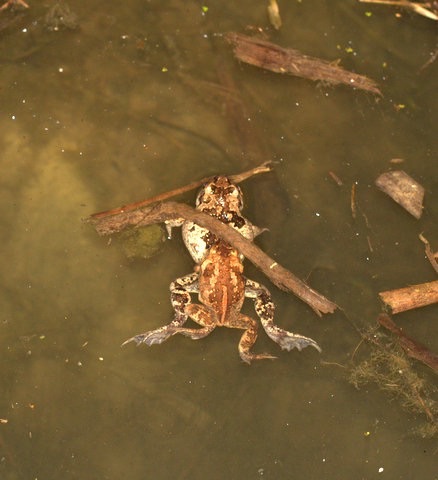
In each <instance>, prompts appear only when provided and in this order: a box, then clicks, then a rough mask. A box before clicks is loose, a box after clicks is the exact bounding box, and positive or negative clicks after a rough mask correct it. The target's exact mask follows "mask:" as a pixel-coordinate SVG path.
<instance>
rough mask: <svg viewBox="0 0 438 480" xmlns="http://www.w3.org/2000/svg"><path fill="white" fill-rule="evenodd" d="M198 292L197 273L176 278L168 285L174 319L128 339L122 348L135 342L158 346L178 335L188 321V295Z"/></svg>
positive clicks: (189, 302)
mask: <svg viewBox="0 0 438 480" xmlns="http://www.w3.org/2000/svg"><path fill="white" fill-rule="evenodd" d="M198 291H199V288H198V274H197V273H190V274H189V275H185V276H184V277H181V278H177V279H176V280H175V281H174V282H172V283H171V284H170V301H171V303H172V306H173V309H174V310H175V317H174V319H173V320H172V321H171V322H170V323H169V324H168V325H164V326H163V327H160V328H157V329H155V330H150V331H148V332H145V333H140V334H139V335H135V336H133V337H131V338H129V339H128V340H126V341H125V342H123V343H122V346H123V345H126V344H127V343H130V342H135V343H136V344H137V345H140V344H142V343H145V344H146V345H148V346H151V345H154V344H160V343H163V342H164V341H166V340H167V339H168V338H169V337H171V336H172V335H175V334H176V333H179V331H180V329H181V327H182V326H183V325H184V323H185V322H186V321H187V319H188V315H187V313H186V308H187V307H188V306H189V305H190V304H191V297H190V293H198Z"/></svg>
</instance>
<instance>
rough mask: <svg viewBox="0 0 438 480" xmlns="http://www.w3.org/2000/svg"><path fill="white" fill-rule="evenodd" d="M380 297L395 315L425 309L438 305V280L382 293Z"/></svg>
mask: <svg viewBox="0 0 438 480" xmlns="http://www.w3.org/2000/svg"><path fill="white" fill-rule="evenodd" d="M379 296H380V298H381V299H382V301H383V302H384V303H385V305H387V306H388V307H389V308H390V309H391V312H392V313H394V314H395V313H400V312H406V311H407V310H412V309H414V308H419V307H425V306H426V305H432V304H434V303H438V280H435V281H433V282H428V283H421V284H419V285H411V286H410V287H405V288H399V289H397V290H388V291H386V292H380V293H379Z"/></svg>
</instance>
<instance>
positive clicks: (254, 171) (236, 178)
mask: <svg viewBox="0 0 438 480" xmlns="http://www.w3.org/2000/svg"><path fill="white" fill-rule="evenodd" d="M271 170H272V162H265V163H262V164H261V165H259V166H258V167H255V168H251V169H250V170H247V171H245V172H242V173H238V174H236V175H229V177H228V178H229V179H230V180H231V181H232V182H234V183H240V182H243V181H244V180H246V179H247V178H249V177H252V176H253V175H258V174H259V173H265V172H270V171H271ZM211 179H212V177H211V176H210V177H205V178H202V179H201V180H196V181H194V182H192V183H189V184H188V185H184V186H183V187H179V188H175V189H174V190H169V191H168V192H164V193H160V194H158V195H155V196H154V197H150V198H147V199H146V200H140V201H139V202H134V203H129V204H127V205H123V206H121V207H117V208H113V209H112V210H105V211H104V212H98V213H93V215H91V218H94V219H99V218H105V217H108V216H111V215H117V214H119V213H126V212H131V211H132V210H137V209H139V208H142V207H146V206H147V205H151V204H153V203H157V202H162V201H163V200H167V199H168V198H172V197H175V196H176V195H181V194H182V193H185V192H189V191H190V190H194V189H195V188H198V187H200V186H201V185H203V184H204V183H206V182H208V181H210V180H211Z"/></svg>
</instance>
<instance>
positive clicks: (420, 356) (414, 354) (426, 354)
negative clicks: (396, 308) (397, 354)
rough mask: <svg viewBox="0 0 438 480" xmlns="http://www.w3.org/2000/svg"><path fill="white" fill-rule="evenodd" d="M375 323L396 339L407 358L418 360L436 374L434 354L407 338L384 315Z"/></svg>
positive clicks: (436, 364) (437, 360) (437, 371)
mask: <svg viewBox="0 0 438 480" xmlns="http://www.w3.org/2000/svg"><path fill="white" fill-rule="evenodd" d="M377 321H378V322H379V324H380V325H382V327H385V328H386V329H387V330H389V331H390V332H392V333H393V334H394V335H396V336H397V337H398V341H399V344H400V346H401V347H402V348H403V350H404V351H405V352H406V353H407V355H408V356H409V357H411V358H415V359H416V360H419V361H420V362H422V363H424V364H425V365H427V366H428V367H430V368H431V369H432V370H434V371H435V372H436V373H438V355H437V354H436V353H434V352H431V351H430V350H429V349H427V348H426V347H425V346H424V345H421V343H418V342H416V341H415V340H413V339H412V338H410V337H408V336H407V335H406V334H405V333H404V332H403V330H402V329H401V328H400V327H398V326H397V325H396V324H395V323H394V322H393V320H392V318H391V317H390V316H389V315H387V314H386V313H382V314H380V315H379V316H378V318H377Z"/></svg>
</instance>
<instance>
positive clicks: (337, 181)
mask: <svg viewBox="0 0 438 480" xmlns="http://www.w3.org/2000/svg"><path fill="white" fill-rule="evenodd" d="M328 173H329V175H330V176H331V177H332V179H333V180H334V182H335V183H336V185H337V186H338V187H342V185H344V183H343V182H342V180H341V179H340V178H339V177H338V176H337V175H336V173H335V172H332V171H329V172H328Z"/></svg>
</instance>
